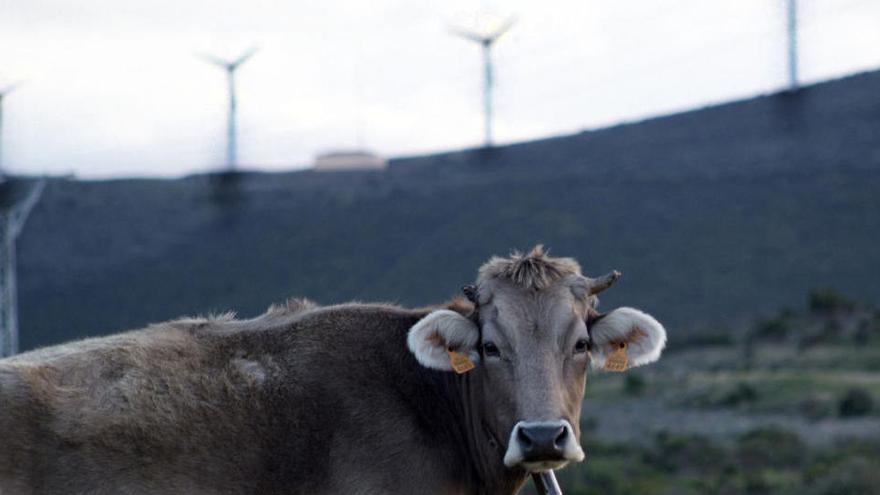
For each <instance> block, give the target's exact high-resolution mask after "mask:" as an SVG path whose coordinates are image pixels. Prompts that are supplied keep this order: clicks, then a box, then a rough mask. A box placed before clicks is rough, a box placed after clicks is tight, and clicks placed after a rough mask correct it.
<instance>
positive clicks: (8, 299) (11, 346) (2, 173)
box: [0, 86, 46, 358]
mask: <svg viewBox="0 0 880 495" xmlns="http://www.w3.org/2000/svg"><path fill="white" fill-rule="evenodd" d="M13 89H15V86H7V87H6V88H4V89H2V90H0V144H2V138H3V99H4V98H5V97H6V96H7V95H9V93H11V92H12V90H13ZM2 157H3V149H2V146H0V160H2ZM45 185H46V182H45V181H44V180H39V181H37V182H36V183H34V182H33V181H23V180H16V179H11V178H9V177H7V175H6V170H5V169H4V168H3V165H2V163H0V358H3V357H7V356H11V355H13V354H15V353H17V352H18V297H17V290H16V276H15V241H16V239H17V238H18V236H19V234H21V231H22V229H23V228H24V223H25V220H27V217H28V214H29V213H30V212H31V209H32V208H33V207H34V205H35V204H37V201H38V200H39V199H40V194H41V193H42V192H43V187H44V186H45Z"/></svg>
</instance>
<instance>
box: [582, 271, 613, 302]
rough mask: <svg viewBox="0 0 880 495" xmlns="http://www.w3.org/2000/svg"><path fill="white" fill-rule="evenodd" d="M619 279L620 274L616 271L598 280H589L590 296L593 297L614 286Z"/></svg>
mask: <svg viewBox="0 0 880 495" xmlns="http://www.w3.org/2000/svg"><path fill="white" fill-rule="evenodd" d="M619 278H620V272H619V271H617V270H612V271H611V272H609V273H606V274H605V275H602V276H601V277H599V278H591V279H589V280H590V295H591V296H595V295H596V294H598V293H600V292H602V291H603V290H605V289H607V288H609V287H611V286H612V285H614V282H617V279H619Z"/></svg>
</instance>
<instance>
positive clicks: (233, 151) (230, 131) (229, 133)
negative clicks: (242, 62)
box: [226, 67, 238, 170]
mask: <svg viewBox="0 0 880 495" xmlns="http://www.w3.org/2000/svg"><path fill="white" fill-rule="evenodd" d="M226 73H227V76H228V79H229V121H228V122H227V127H226V166H227V167H228V168H229V170H235V168H236V166H237V162H238V146H237V143H236V142H235V135H236V129H235V107H236V101H235V67H230V68H228V69H226Z"/></svg>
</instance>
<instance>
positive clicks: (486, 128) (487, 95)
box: [450, 17, 516, 148]
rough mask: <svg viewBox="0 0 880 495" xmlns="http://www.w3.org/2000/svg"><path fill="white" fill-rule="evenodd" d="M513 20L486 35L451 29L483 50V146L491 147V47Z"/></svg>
mask: <svg viewBox="0 0 880 495" xmlns="http://www.w3.org/2000/svg"><path fill="white" fill-rule="evenodd" d="M515 21H516V19H515V18H513V17H509V18H508V19H507V20H506V21H504V22H503V23H502V24H501V26H499V27H498V28H497V29H495V30H493V31H491V32H489V33H488V34H486V33H480V32H476V31H470V30H466V29H462V28H452V29H451V30H450V31H451V32H452V34H454V35H456V36H459V37H461V38H464V39H466V40H468V41H473V42H475V43H479V45H480V46H481V47H482V49H483V133H484V137H483V145H484V146H485V147H486V148H490V147H492V86H493V84H494V83H493V77H492V45H494V44H495V42H496V41H498V38H500V37H501V36H502V35H503V34H504V33H506V32H507V31H509V30H510V28H511V27H512V26H513V23H514V22H515Z"/></svg>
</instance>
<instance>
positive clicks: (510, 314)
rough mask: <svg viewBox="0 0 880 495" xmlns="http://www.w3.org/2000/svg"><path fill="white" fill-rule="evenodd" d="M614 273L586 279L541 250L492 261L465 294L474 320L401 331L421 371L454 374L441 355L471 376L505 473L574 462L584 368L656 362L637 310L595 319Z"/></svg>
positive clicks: (441, 320)
mask: <svg viewBox="0 0 880 495" xmlns="http://www.w3.org/2000/svg"><path fill="white" fill-rule="evenodd" d="M618 276H619V274H618V273H617V272H612V273H610V274H608V275H606V276H604V277H600V278H598V279H593V278H589V277H585V276H583V275H581V272H580V266H579V265H578V264H577V262H576V261H574V260H573V259H570V258H551V257H549V256H547V255H546V254H545V253H544V252H543V250H542V249H541V247H540V246H538V247H536V248H535V249H534V250H532V252H531V253H528V254H524V255H523V254H518V253H515V254H513V255H511V256H510V257H509V258H498V257H495V258H492V259H491V260H489V261H488V262H487V263H486V264H484V265H483V266H482V267H481V268H480V271H479V277H478V279H477V283H476V285H474V286H469V287H467V288H466V290H465V292H466V294H467V295H468V298H469V299H471V300H472V301H473V303H474V312H473V313H472V314H469V315H463V314H462V313H461V312H458V311H453V310H449V309H442V310H437V311H434V312H432V313H430V314H429V315H428V316H426V317H425V318H423V319H422V320H420V321H419V322H418V323H417V324H416V325H415V326H413V327H412V329H411V330H410V332H409V337H408V344H409V348H410V350H411V351H412V352H413V354H415V356H416V358H417V359H418V361H419V362H420V363H421V364H422V365H423V366H426V367H428V368H433V369H437V370H443V371H449V372H454V371H453V367H452V364H451V359H450V357H451V356H454V355H455V354H450V352H449V351H454V353H459V354H461V355H464V356H467V357H468V358H469V359H470V360H471V361H473V362H474V363H475V364H476V365H477V367H476V369H474V370H473V371H470V372H469V373H470V374H469V375H468V377H469V379H470V380H477V381H478V383H477V385H478V386H479V388H478V389H479V390H481V391H482V393H481V397H480V400H482V401H483V403H482V404H481V405H480V406H481V407H480V409H481V410H482V411H483V414H484V416H485V417H484V421H486V424H487V427H488V428H489V429H490V430H491V431H492V433H493V434H494V435H495V436H497V437H498V438H499V439H502V442H503V441H504V440H507V445H506V451H505V452H504V464H505V465H506V466H507V467H510V468H514V467H520V468H523V469H525V470H527V471H532V472H535V471H545V470H548V469H556V468H559V467H562V466H563V465H565V464H566V463H568V462H569V461H575V462H577V461H581V460H583V458H584V451H583V450H582V448H581V446H580V427H579V422H580V421H579V420H580V411H581V402H582V401H583V398H584V385H585V383H586V378H587V368H588V367H589V366H592V367H593V368H596V369H603V368H606V367H613V368H616V369H617V370H620V369H625V368H629V367H633V366H639V365H642V364H646V363H650V362H652V361H656V360H657V359H658V358H659V357H660V353H661V351H662V350H663V347H664V345H665V343H666V331H665V330H664V329H663V326H662V325H661V324H660V323H658V322H657V320H655V319H654V318H652V317H651V316H649V315H647V314H645V313H642V312H641V311H639V310H637V309H632V308H618V309H615V310H613V311H610V312H608V313H605V314H600V313H598V312H597V311H596V309H595V308H596V305H597V303H598V299H597V297H596V294H598V293H599V292H601V291H602V290H604V289H607V288H608V287H609V286H610V285H611V284H612V283H614V281H615V280H616V279H617V277H618Z"/></svg>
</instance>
